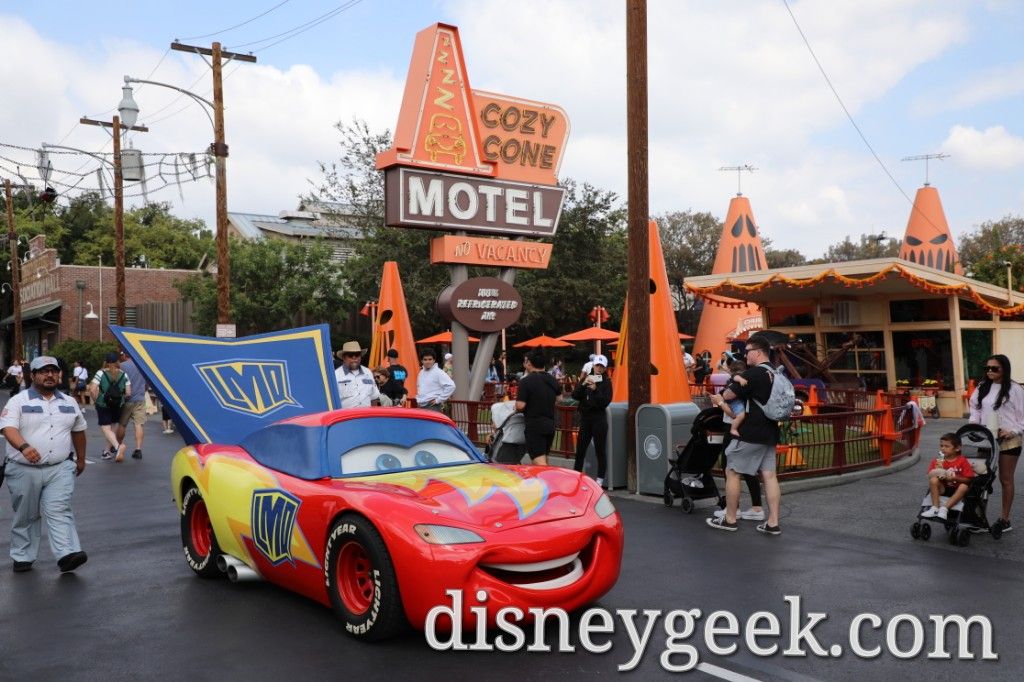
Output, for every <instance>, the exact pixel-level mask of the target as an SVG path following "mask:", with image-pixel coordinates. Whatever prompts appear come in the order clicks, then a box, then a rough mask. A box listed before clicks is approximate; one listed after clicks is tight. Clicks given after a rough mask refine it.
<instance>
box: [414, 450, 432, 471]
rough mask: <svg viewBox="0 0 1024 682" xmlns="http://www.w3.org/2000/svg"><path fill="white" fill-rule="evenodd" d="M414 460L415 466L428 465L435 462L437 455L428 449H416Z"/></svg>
mask: <svg viewBox="0 0 1024 682" xmlns="http://www.w3.org/2000/svg"><path fill="white" fill-rule="evenodd" d="M415 461H416V466H420V467H429V466H434V465H436V464H437V457H436V456H435V455H434V453H433V452H431V451H430V450H418V451H417V452H416V459H415Z"/></svg>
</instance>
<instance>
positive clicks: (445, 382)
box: [416, 350, 455, 412]
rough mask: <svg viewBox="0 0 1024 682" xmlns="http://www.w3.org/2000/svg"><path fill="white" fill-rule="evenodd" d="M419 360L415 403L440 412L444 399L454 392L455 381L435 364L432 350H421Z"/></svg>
mask: <svg viewBox="0 0 1024 682" xmlns="http://www.w3.org/2000/svg"><path fill="white" fill-rule="evenodd" d="M420 362H421V364H422V369H421V370H420V372H419V374H418V375H417V376H416V405H417V407H422V408H424V409H427V410H435V411H437V412H440V411H442V410H443V409H444V403H445V401H447V400H448V399H449V398H451V397H452V394H453V393H455V382H454V381H452V378H451V377H450V376H448V374H447V373H446V372H445V371H444V370H442V369H441V368H440V367H438V366H437V362H436V360H435V359H434V351H430V350H427V351H423V353H422V354H421V355H420Z"/></svg>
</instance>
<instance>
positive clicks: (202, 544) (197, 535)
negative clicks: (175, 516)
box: [181, 487, 224, 578]
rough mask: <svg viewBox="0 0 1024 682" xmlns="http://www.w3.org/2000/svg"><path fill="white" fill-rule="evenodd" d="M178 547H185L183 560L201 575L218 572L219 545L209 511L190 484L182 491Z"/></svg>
mask: <svg viewBox="0 0 1024 682" xmlns="http://www.w3.org/2000/svg"><path fill="white" fill-rule="evenodd" d="M181 547H182V549H183V550H185V561H186V562H188V565H189V568H191V569H192V570H193V571H195V572H196V575H198V576H199V577H201V578H215V577H218V576H221V575H224V574H223V573H221V571H220V569H218V568H217V557H218V556H220V554H221V551H220V545H218V544H217V538H216V536H215V535H214V534H213V526H212V525H211V524H210V512H209V511H208V510H207V509H206V502H205V501H204V500H203V496H202V495H200V494H199V489H198V488H195V487H192V488H189V489H188V490H186V491H185V496H184V497H183V498H182V500H181Z"/></svg>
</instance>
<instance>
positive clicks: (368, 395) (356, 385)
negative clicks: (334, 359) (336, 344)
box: [334, 341, 380, 409]
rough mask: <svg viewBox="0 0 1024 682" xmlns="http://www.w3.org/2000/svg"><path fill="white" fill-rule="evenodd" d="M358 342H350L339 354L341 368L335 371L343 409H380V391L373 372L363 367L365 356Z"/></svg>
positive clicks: (364, 350)
mask: <svg viewBox="0 0 1024 682" xmlns="http://www.w3.org/2000/svg"><path fill="white" fill-rule="evenodd" d="M366 350H367V349H365V348H360V346H359V342H358V341H348V342H346V343H345V345H343V346H342V347H341V350H340V351H338V352H337V356H338V357H339V358H340V359H341V366H340V367H338V369H336V370H334V377H335V379H336V380H337V382H338V394H339V395H340V396H341V407H342V409H348V408H351V407H370V406H373V407H380V390H379V389H378V388H377V382H376V381H374V380H373V372H371V371H370V370H369V369H368V368H367V367H365V366H364V365H363V354H364V353H365V352H366Z"/></svg>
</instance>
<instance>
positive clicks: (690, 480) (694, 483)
mask: <svg viewBox="0 0 1024 682" xmlns="http://www.w3.org/2000/svg"><path fill="white" fill-rule="evenodd" d="M681 483H682V484H683V485H685V486H689V487H691V488H703V487H704V484H703V483H702V482H701V480H700V479H699V478H694V477H693V476H687V477H686V478H684V479H683V480H682V481H681Z"/></svg>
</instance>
